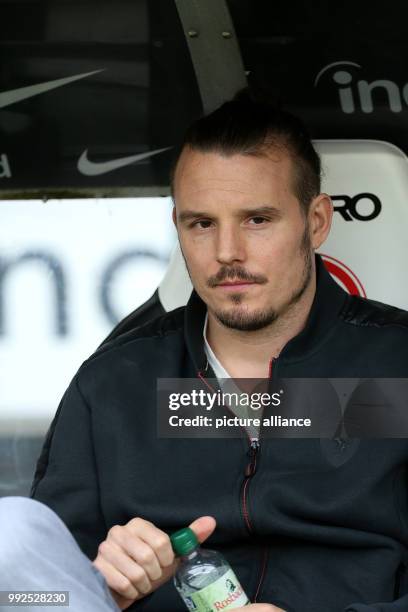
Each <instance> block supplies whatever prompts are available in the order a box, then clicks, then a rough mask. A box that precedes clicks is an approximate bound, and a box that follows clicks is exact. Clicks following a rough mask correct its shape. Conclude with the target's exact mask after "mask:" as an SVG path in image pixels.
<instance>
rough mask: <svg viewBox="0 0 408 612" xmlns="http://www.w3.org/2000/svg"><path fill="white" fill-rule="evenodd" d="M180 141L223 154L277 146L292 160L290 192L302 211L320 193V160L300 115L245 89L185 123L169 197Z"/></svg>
mask: <svg viewBox="0 0 408 612" xmlns="http://www.w3.org/2000/svg"><path fill="white" fill-rule="evenodd" d="M185 147H191V148H192V149H194V150H196V151H201V152H203V153H209V152H219V153H221V154H223V155H227V156H228V155H234V154H243V155H265V154H266V152H267V151H268V150H269V149H271V148H272V149H273V148H275V149H282V150H284V151H285V152H287V153H288V154H289V155H290V157H291V159H292V162H293V168H294V176H293V179H294V180H293V186H292V188H293V192H294V194H295V195H296V197H297V198H298V200H299V202H300V204H301V208H302V210H303V212H304V213H307V211H308V208H309V204H310V202H311V200H312V199H313V198H314V197H315V196H316V195H318V194H319V193H320V184H321V178H320V174H321V164H320V158H319V156H318V154H317V153H316V151H315V149H314V148H313V145H312V142H311V140H310V136H309V134H308V132H307V130H306V128H305V126H304V125H303V123H302V121H301V120H300V119H299V118H297V117H295V116H294V115H292V114H291V113H289V112H287V111H284V110H280V109H278V108H275V107H273V106H272V105H270V104H268V102H266V101H265V100H262V99H259V98H257V97H256V95H254V94H253V92H251V91H249V90H248V89H244V90H241V91H240V92H238V94H237V95H236V96H235V97H234V98H233V99H232V100H230V101H229V102H225V103H224V104H223V105H222V106H220V107H219V108H217V109H216V110H215V111H213V112H212V113H210V114H209V115H206V116H204V117H201V118H200V119H198V120H196V121H195V122H194V123H192V124H191V125H190V127H189V128H188V129H187V131H186V133H185V135H184V138H183V140H182V142H181V143H180V145H179V147H178V149H177V153H176V159H175V160H174V163H173V167H172V171H171V175H170V185H171V193H172V196H173V200H174V175H175V172H176V166H177V162H178V160H179V158H180V155H181V152H182V150H183V149H184V148H185Z"/></svg>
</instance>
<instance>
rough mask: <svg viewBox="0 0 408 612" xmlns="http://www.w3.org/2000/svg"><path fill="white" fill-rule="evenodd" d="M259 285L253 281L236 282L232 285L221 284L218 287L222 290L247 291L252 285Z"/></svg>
mask: <svg viewBox="0 0 408 612" xmlns="http://www.w3.org/2000/svg"><path fill="white" fill-rule="evenodd" d="M256 284H257V283H254V282H251V281H234V282H232V283H228V282H225V283H220V284H219V285H217V287H221V288H222V289H247V288H248V287H251V286H252V285H256Z"/></svg>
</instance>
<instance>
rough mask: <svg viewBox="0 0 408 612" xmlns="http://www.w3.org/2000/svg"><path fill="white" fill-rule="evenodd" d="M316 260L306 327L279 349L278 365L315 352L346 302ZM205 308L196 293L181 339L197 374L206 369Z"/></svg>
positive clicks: (319, 258) (338, 288)
mask: <svg viewBox="0 0 408 612" xmlns="http://www.w3.org/2000/svg"><path fill="white" fill-rule="evenodd" d="M315 258H316V294H315V297H314V300H313V303H312V307H311V309H310V312H309V315H308V318H307V321H306V325H305V327H304V328H303V330H302V331H301V332H300V333H299V334H298V335H297V336H294V337H293V338H292V339H291V340H289V342H288V343H287V344H286V345H285V346H284V348H283V349H282V351H281V353H280V356H279V360H280V361H285V362H289V361H300V360H302V359H304V358H306V357H307V356H308V355H310V354H311V353H313V352H315V351H316V350H317V349H318V348H319V346H320V345H321V344H322V342H323V341H324V340H325V338H326V337H327V336H328V334H329V333H330V331H331V330H332V329H333V327H334V326H335V325H336V323H337V322H338V321H339V313H340V311H341V309H342V307H343V306H344V304H345V302H346V301H347V300H348V297H349V296H348V293H346V291H344V290H343V289H341V287H340V286H339V285H338V284H337V283H336V281H334V280H333V279H332V277H331V276H330V274H329V272H327V270H326V268H325V266H324V264H323V261H322V258H321V256H320V255H317V254H316V255H315ZM206 312H207V306H206V304H205V303H204V302H203V301H202V299H201V298H200V297H199V295H198V294H197V292H196V291H195V290H193V291H192V293H191V296H190V299H189V300H188V302H187V305H186V310H185V319H184V337H185V342H186V344H187V348H188V351H189V353H190V356H191V358H192V360H193V363H194V366H195V368H196V370H197V371H200V372H201V371H203V370H206V369H208V364H207V357H206V355H205V351H204V341H203V326H204V320H205V315H206Z"/></svg>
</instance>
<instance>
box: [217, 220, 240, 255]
mask: <svg viewBox="0 0 408 612" xmlns="http://www.w3.org/2000/svg"><path fill="white" fill-rule="evenodd" d="M216 257H217V261H218V262H219V263H223V264H230V263H232V262H233V261H244V259H245V257H246V254H245V244H244V239H243V237H242V236H241V234H240V231H239V229H238V228H237V227H234V226H233V225H228V226H223V227H222V226H220V227H219V228H218V232H217V240H216Z"/></svg>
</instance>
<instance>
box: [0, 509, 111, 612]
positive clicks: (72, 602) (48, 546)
mask: <svg viewBox="0 0 408 612" xmlns="http://www.w3.org/2000/svg"><path fill="white" fill-rule="evenodd" d="M13 590H15V591H69V607H60V606H58V607H54V606H44V605H43V606H41V605H35V606H30V605H24V606H21V607H20V608H19V609H20V610H25V611H26V612H40V611H41V612H47V611H48V612H50V611H51V610H56V611H57V610H59V611H60V612H85V611H86V612H118V611H119V610H120V608H119V607H118V606H117V605H116V603H115V601H114V599H113V598H112V595H111V593H110V591H109V588H108V585H107V583H106V581H105V579H104V577H103V576H102V574H101V573H100V572H99V571H98V570H97V569H96V567H94V565H93V564H92V563H91V561H90V560H89V559H88V557H86V556H85V555H84V554H83V553H82V551H81V550H80V548H79V546H78V544H77V543H76V541H75V539H74V538H73V536H72V535H71V533H70V531H69V530H68V529H67V527H66V526H65V524H64V523H63V522H62V521H61V519H60V518H59V517H58V516H57V515H56V514H55V512H53V511H52V510H51V509H50V508H48V507H47V506H45V505H44V504H41V503H40V502H38V501H35V500H33V499H29V498H26V497H2V498H0V591H13ZM0 608H1V610H3V609H4V610H10V612H12V610H17V607H15V606H5V607H4V608H3V606H2V605H0Z"/></svg>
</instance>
